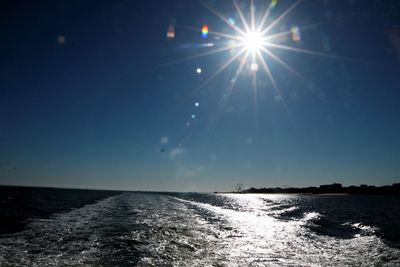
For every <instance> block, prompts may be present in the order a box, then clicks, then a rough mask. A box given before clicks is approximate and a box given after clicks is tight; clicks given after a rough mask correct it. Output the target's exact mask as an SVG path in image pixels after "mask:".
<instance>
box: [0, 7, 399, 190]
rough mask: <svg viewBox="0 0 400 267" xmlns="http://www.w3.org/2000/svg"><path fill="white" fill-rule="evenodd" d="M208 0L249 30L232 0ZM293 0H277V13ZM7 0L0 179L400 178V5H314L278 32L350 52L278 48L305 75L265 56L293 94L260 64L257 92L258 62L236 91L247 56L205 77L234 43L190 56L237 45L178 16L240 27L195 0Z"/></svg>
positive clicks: (224, 182) (179, 184)
mask: <svg viewBox="0 0 400 267" xmlns="http://www.w3.org/2000/svg"><path fill="white" fill-rule="evenodd" d="M204 2H205V3H206V4H207V5H210V7H212V8H213V9H215V10H218V11H219V12H221V13H222V14H224V15H226V16H230V17H232V18H234V19H235V20H236V23H237V25H240V18H239V16H238V14H237V12H236V13H235V9H234V5H233V3H232V2H230V1H204ZM249 3H250V2H249V1H239V5H240V7H241V8H243V10H244V12H245V14H247V13H246V10H248V6H249ZM265 3H268V1H255V7H256V14H261V13H262V11H263V8H264V7H265V6H266V5H265ZM293 3H294V1H283V0H282V1H278V4H277V5H276V7H274V8H273V9H272V11H271V15H270V20H268V23H271V22H272V21H273V19H274V18H277V17H279V15H280V14H282V13H283V12H284V11H285V10H287V8H289V7H290V5H291V4H293ZM2 5H3V7H4V8H2V11H1V12H2V13H1V16H0V17H1V19H0V21H1V23H0V27H1V32H2V38H1V39H2V41H1V44H0V48H1V49H0V53H1V58H2V60H1V62H0V77H1V78H0V147H1V149H0V184H12V185H34V186H56V187H84V188H111V189H132V190H161V191H162V190H173V191H224V190H231V189H233V188H234V186H235V185H236V184H237V183H243V184H244V185H245V186H247V187H250V186H254V187H260V186H262V187H264V186H265V187H269V186H282V185H290V186H308V185H319V184H325V183H331V182H341V183H343V184H345V185H351V184H361V183H367V184H376V185H384V184H391V183H394V182H398V180H399V178H400V138H399V136H400V123H399V117H400V105H398V99H399V97H400V93H399V90H398V89H399V85H398V84H399V78H398V77H399V74H400V72H399V70H400V68H399V58H398V57H397V56H396V53H395V47H394V46H393V43H391V42H390V39H389V37H388V34H387V29H388V28H389V27H392V26H395V25H396V23H397V24H398V23H399V22H400V21H399V20H397V18H395V17H394V16H393V15H391V13H390V12H389V11H390V10H392V9H393V6H394V5H395V1H393V2H390V1H356V0H353V1H321V2H318V3H316V2H315V1H306V0H305V1H302V2H301V3H300V4H299V5H297V6H296V7H295V8H294V9H293V10H292V11H291V12H290V13H289V14H288V15H287V16H286V17H285V18H284V19H282V20H281V21H280V22H279V23H278V24H277V27H276V28H274V29H273V30H272V33H277V32H280V31H285V30H290V29H291V27H293V26H298V28H300V33H301V40H300V41H299V42H294V41H292V40H290V38H289V40H284V41H283V43H284V44H286V45H289V46H291V47H296V48H300V49H307V50H311V51H315V52H321V53H325V54H327V55H334V56H338V57H346V58H347V59H342V58H336V59H335V58H332V57H326V56H322V55H320V56H316V55H310V54H305V53H297V52H294V51H287V50H283V49H278V48H270V51H272V52H273V53H274V55H276V56H279V57H280V58H282V59H283V60H285V62H286V63H287V64H288V65H290V66H291V67H292V68H293V69H295V70H296V71H297V72H299V73H300V74H301V75H302V77H303V78H299V77H297V76H296V75H295V74H293V73H292V72H290V71H288V70H287V69H286V68H285V67H283V66H282V65H281V64H279V63H278V62H277V61H274V60H273V59H271V58H270V57H268V56H265V60H266V62H267V64H268V66H269V68H270V70H271V73H272V75H273V77H274V79H275V80H276V84H277V86H278V88H279V90H280V92H281V94H280V95H279V94H278V93H277V91H276V90H275V89H274V86H273V84H272V83H271V80H270V79H269V77H268V76H267V75H266V73H265V72H263V71H262V70H261V68H260V69H259V70H258V71H257V94H256V97H255V93H254V89H253V84H252V73H251V71H250V69H249V64H250V62H249V63H246V64H245V67H244V70H243V72H242V74H241V75H240V76H239V79H238V80H237V82H236V84H235V87H234V88H233V90H232V92H231V94H230V95H229V96H228V94H227V88H228V87H229V85H230V84H231V82H232V78H233V77H234V75H235V71H236V69H237V68H238V65H239V64H240V62H239V60H235V61H234V62H233V63H232V64H231V65H229V66H228V67H227V68H226V69H225V70H224V71H223V72H221V73H220V74H219V75H217V76H216V77H215V78H214V79H212V80H211V81H210V82H208V83H206V84H205V85H204V86H202V85H203V84H204V82H205V81H207V79H208V78H209V77H210V76H212V75H213V74H214V73H215V72H216V70H217V69H218V67H219V66H220V65H221V64H223V63H224V62H226V61H227V60H229V59H230V58H231V57H232V54H231V52H230V51H226V52H223V53H215V54H212V55H209V56H204V57H197V58H193V59H191V60H187V61H180V59H183V58H185V57H193V56H194V55H198V54H201V53H205V52H207V51H212V50H213V49H216V48H218V45H221V44H226V40H224V39H223V38H215V36H213V35H212V34H211V33H210V34H209V35H208V37H207V38H206V39H204V38H202V36H201V34H200V32H196V31H191V30H188V29H184V28H182V27H179V26H180V25H185V26H190V27H193V28H195V29H201V27H202V25H203V24H207V25H208V26H209V28H210V31H217V32H222V33H229V34H234V31H233V30H232V29H231V28H230V27H229V26H228V25H226V24H224V22H223V21H222V20H220V19H219V18H218V17H217V16H215V15H214V14H213V13H212V12H210V11H209V10H208V9H207V8H205V7H204V6H203V5H201V4H200V3H199V2H198V1H177V0H173V1H155V2H149V1H147V2H145V1H112V2H111V1H110V2H106V1H85V2H81V1H57V2H53V1H41V2H40V3H32V2H29V1H26V2H21V3H18V5H17V4H15V3H13V2H12V1H8V2H5V3H4V4H2ZM319 22H326V23H323V24H321V25H319V26H316V27H313V28H310V29H306V30H302V27H304V26H306V25H310V24H314V23H319ZM171 23H175V24H176V29H175V31H176V32H175V33H176V36H175V38H173V39H169V38H167V36H166V35H167V30H168V26H169V25H170V24H171ZM268 23H267V24H268ZM205 43H213V44H214V47H200V45H202V44H205ZM174 61H179V62H175V63H173V64H165V63H168V62H174ZM258 63H259V67H261V64H260V62H258ZM198 68H201V70H202V72H201V73H197V69H198ZM201 86H202V87H201ZM199 87H201V88H200V89H199ZM224 95H225V98H224ZM255 98H256V99H257V100H256V101H255ZM221 99H222V100H221ZM224 99H225V100H224ZM196 103H198V105H196ZM221 103H223V105H221ZM192 115H194V116H192Z"/></svg>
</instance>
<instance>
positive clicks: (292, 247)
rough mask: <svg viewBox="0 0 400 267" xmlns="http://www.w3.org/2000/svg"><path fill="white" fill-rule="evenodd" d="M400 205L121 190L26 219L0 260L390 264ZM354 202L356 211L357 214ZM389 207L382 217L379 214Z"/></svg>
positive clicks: (395, 257) (3, 246) (397, 257)
mask: <svg viewBox="0 0 400 267" xmlns="http://www.w3.org/2000/svg"><path fill="white" fill-rule="evenodd" d="M398 201H399V200H398V199H390V198H379V197H375V198H374V197H359V198H357V197H349V196H336V197H333V196H329V197H328V196H295V195H241V194H225V195H212V194H188V193H185V194H182V193H174V194H172V193H171V194H144V193H142V194H140V193H124V194H121V195H118V196H113V197H109V198H106V199H104V200H102V201H99V202H97V203H95V204H90V205H86V206H84V207H82V208H79V209H74V210H72V211H69V212H63V213H57V214H53V215H52V216H51V217H49V218H47V219H35V220H32V221H31V222H30V223H29V224H28V225H27V227H26V228H25V230H23V231H21V232H17V233H14V234H8V235H2V236H0V262H1V263H2V264H5V265H7V264H10V265H20V266H50V265H51V266H54V265H59V266H60V265H88V266H112V265H116V266H132V265H137V266H266V265H267V266H321V265H322V266H346V265H347V266H375V265H378V266H381V265H386V266H398V265H400V250H399V248H398V247H399V239H396V238H397V237H398V236H397V235H398V229H399V228H398V227H399V226H398V224H396V220H398V219H399V218H398V216H399V214H398V211H397V210H394V209H392V210H391V209H390V207H392V208H395V207H398V206H396V205H398ZM361 203H362V204H363V207H364V210H359V209H357V207H358V206H359V205H361ZM377 207H380V209H377ZM389 210H391V213H390V214H389V213H386V214H381V213H382V211H386V212H389ZM367 211H368V212H369V213H368V212H367ZM378 215H382V216H383V215H384V217H380V218H377V217H378ZM397 222H400V220H398V221H397ZM389 226H391V228H390V230H389V231H388V230H387V229H386V228H389ZM396 227H397V228H396Z"/></svg>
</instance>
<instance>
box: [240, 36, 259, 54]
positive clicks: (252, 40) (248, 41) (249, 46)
mask: <svg viewBox="0 0 400 267" xmlns="http://www.w3.org/2000/svg"><path fill="white" fill-rule="evenodd" d="M243 43H244V46H245V47H246V50H247V51H250V52H257V51H259V50H260V49H261V48H262V47H263V37H262V35H261V33H260V32H256V31H251V32H248V33H247V34H246V36H245V37H244V38H243Z"/></svg>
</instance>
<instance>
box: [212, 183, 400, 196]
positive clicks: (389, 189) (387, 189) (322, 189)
mask: <svg viewBox="0 0 400 267" xmlns="http://www.w3.org/2000/svg"><path fill="white" fill-rule="evenodd" d="M215 193H217V192H215ZM233 193H270V194H273V193H275V194H276V193H278V194H351V195H400V183H394V184H392V185H385V186H374V185H366V184H361V185H359V186H355V185H351V186H347V187H346V186H342V184H340V183H333V184H327V185H320V186H319V187H316V186H310V187H302V188H297V187H285V188H281V187H274V188H266V187H262V188H254V187H251V188H249V189H243V190H240V191H238V190H236V191H234V192H233Z"/></svg>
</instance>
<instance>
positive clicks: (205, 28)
mask: <svg viewBox="0 0 400 267" xmlns="http://www.w3.org/2000/svg"><path fill="white" fill-rule="evenodd" d="M201 36H202V37H203V38H207V36H208V25H207V24H204V25H203V27H202V28H201Z"/></svg>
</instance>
